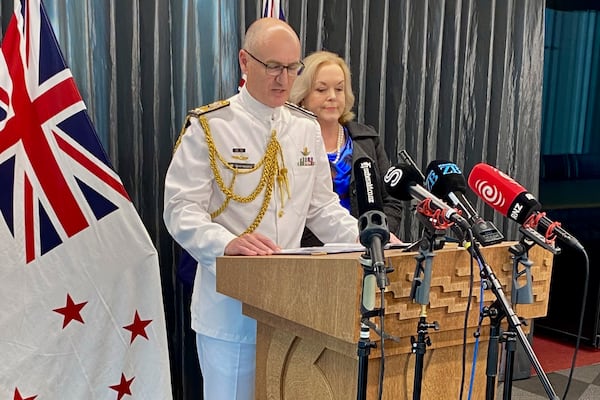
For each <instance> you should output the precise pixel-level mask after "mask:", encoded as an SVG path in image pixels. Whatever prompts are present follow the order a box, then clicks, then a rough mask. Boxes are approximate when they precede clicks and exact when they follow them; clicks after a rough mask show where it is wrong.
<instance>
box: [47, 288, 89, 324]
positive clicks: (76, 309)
mask: <svg viewBox="0 0 600 400" xmlns="http://www.w3.org/2000/svg"><path fill="white" fill-rule="evenodd" d="M86 304H87V301H84V302H83V303H77V304H75V302H74V301H73V299H72V298H71V295H70V294H68V293H67V305H66V306H64V307H61V308H55V309H54V310H52V311H54V312H57V313H59V314H62V315H64V316H65V319H64V321H63V329H65V327H66V326H67V325H69V323H70V322H71V321H73V320H77V321H79V322H81V323H82V324H84V323H85V322H83V318H82V317H81V314H80V313H81V309H82V308H83V307H85V305H86Z"/></svg>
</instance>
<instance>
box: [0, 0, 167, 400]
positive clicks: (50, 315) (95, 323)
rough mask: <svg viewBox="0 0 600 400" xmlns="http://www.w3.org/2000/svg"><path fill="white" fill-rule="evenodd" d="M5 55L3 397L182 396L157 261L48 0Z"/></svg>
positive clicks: (0, 288)
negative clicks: (177, 392) (176, 392)
mask: <svg viewBox="0 0 600 400" xmlns="http://www.w3.org/2000/svg"><path fill="white" fill-rule="evenodd" d="M1 48H2V52H1V53H0V304H1V305H2V307H0V399H13V400H18V399H19V400H25V399H27V400H33V399H38V400H43V399H53V400H58V399H60V400H63V399H64V400H71V399H77V400H80V399H86V400H87V399H117V400H120V399H128V398H131V399H152V400H155V399H172V394H171V379H170V370H169V356H168V350H167V340H166V329H165V318H164V309H163V302H162V292H161V286H160V275H159V265H158V256H157V252H156V249H155V248H154V246H153V244H152V241H151V240H150V237H149V236H148V234H147V232H146V230H145V228H144V226H143V224H142V222H141V220H140V218H139V216H138V214H137V212H136V210H135V208H134V206H133V204H132V203H131V201H130V199H129V197H128V195H127V193H126V191H125V189H124V187H123V185H122V183H121V180H120V179H119V177H118V176H117V175H116V174H115V172H114V171H113V169H112V167H111V165H110V163H109V160H108V158H107V156H106V153H105V152H104V150H103V149H102V146H101V144H100V142H99V140H98V138H97V135H96V133H95V130H94V128H93V126H92V124H91V121H90V119H89V116H88V114H87V111H86V108H85V105H84V104H83V101H82V99H81V96H80V94H79V92H78V90H77V87H76V85H75V82H74V80H73V77H72V75H71V72H70V70H69V69H68V67H67V66H66V64H65V62H64V59H63V57H62V53H61V51H60V48H59V46H58V43H57V41H56V37H55V35H54V33H53V31H52V27H51V25H50V23H49V21H48V18H47V15H46V13H45V10H44V7H43V4H42V3H41V0H22V1H18V0H16V1H15V8H14V15H13V17H12V20H11V22H10V24H9V26H8V28H7V31H6V34H5V36H4V39H3V41H2V47H1Z"/></svg>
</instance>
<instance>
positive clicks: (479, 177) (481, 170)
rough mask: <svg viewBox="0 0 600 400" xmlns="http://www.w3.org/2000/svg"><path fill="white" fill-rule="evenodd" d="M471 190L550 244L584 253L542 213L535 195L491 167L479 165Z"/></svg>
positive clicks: (472, 176) (472, 175) (576, 241)
mask: <svg viewBox="0 0 600 400" xmlns="http://www.w3.org/2000/svg"><path fill="white" fill-rule="evenodd" d="M469 187H470V188H471V189H472V190H473V191H474V192H475V194H477V196H479V197H480V198H481V199H482V200H483V201H485V202H486V203H487V204H488V205H489V206H490V207H492V208H493V209H495V210H496V211H498V212H500V213H501V214H502V215H504V216H505V217H507V218H509V219H512V220H513V221H516V222H517V223H519V224H521V225H523V227H524V228H534V229H535V228H537V227H538V226H539V227H540V228H541V229H542V231H543V235H544V237H545V239H546V240H547V241H550V242H551V241H552V240H553V239H554V237H558V238H559V239H560V240H562V241H563V242H565V243H566V244H568V245H569V246H572V247H575V248H578V249H580V250H584V248H583V246H582V245H581V243H579V241H578V240H577V239H576V238H574V237H573V236H572V235H571V234H570V233H568V232H567V231H566V230H564V229H563V228H561V227H560V222H553V221H552V220H550V219H549V218H547V217H546V213H544V212H540V211H539V210H540V209H541V208H542V205H541V204H540V203H539V202H538V201H537V199H536V198H535V196H534V195H532V194H531V193H529V192H528V191H527V190H526V189H525V188H524V187H523V186H521V185H520V184H519V183H517V182H516V181H515V180H514V179H512V178H511V177H510V176H508V175H506V174H505V173H503V172H502V171H500V170H498V169H496V168H494V167H492V166H491V165H489V164H485V163H479V164H476V165H475V166H474V167H473V170H471V174H470V175H469Z"/></svg>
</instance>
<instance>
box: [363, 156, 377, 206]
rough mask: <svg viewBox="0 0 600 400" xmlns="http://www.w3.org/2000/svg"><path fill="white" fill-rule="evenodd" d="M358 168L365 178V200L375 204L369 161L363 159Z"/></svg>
mask: <svg viewBox="0 0 600 400" xmlns="http://www.w3.org/2000/svg"><path fill="white" fill-rule="evenodd" d="M359 168H360V169H361V171H362V174H363V177H364V178H365V189H366V191H367V202H368V203H369V204H375V192H374V188H373V179H371V168H373V166H372V165H371V162H370V161H363V162H361V163H360V165H359Z"/></svg>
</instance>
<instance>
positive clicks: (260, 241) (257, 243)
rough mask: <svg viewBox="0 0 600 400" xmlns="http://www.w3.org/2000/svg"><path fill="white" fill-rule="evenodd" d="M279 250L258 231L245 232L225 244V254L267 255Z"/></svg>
mask: <svg viewBox="0 0 600 400" xmlns="http://www.w3.org/2000/svg"><path fill="white" fill-rule="evenodd" d="M279 250H281V249H280V248H279V246H277V245H276V244H275V243H274V242H273V241H272V240H271V239H269V238H268V237H266V236H264V235H261V234H260V233H245V234H243V235H242V236H239V237H237V238H235V239H233V240H232V241H231V242H229V243H228V244H227V246H225V252H224V254H225V255H226V256H267V255H271V254H273V253H274V252H277V251H279Z"/></svg>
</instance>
